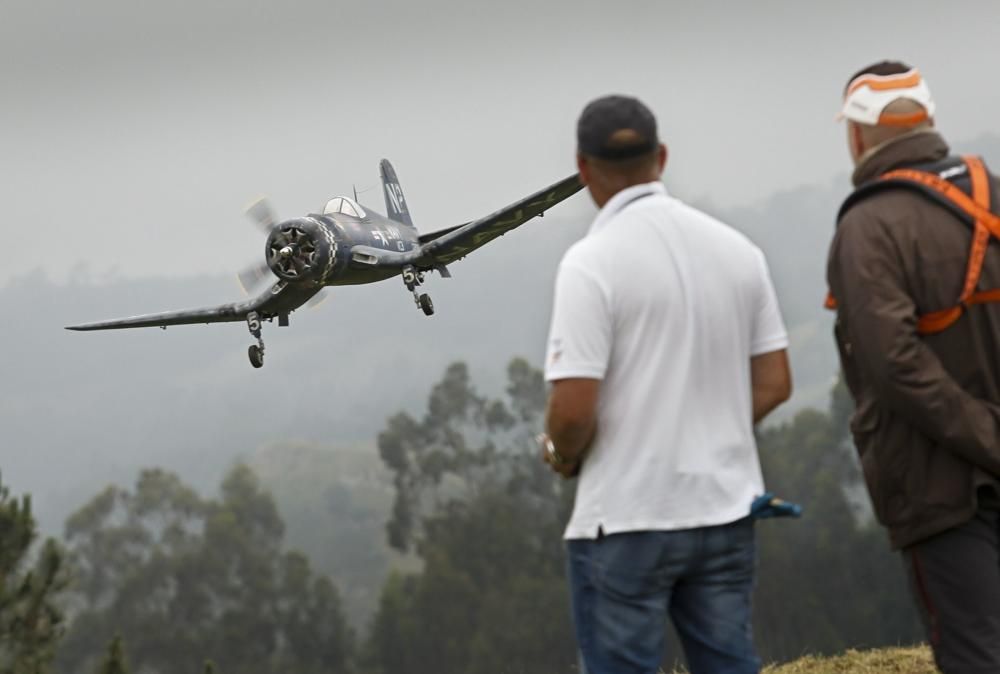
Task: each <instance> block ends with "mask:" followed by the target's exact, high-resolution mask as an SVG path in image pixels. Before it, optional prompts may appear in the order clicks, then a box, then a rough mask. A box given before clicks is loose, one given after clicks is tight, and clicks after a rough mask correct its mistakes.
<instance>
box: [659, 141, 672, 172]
mask: <svg viewBox="0 0 1000 674" xmlns="http://www.w3.org/2000/svg"><path fill="white" fill-rule="evenodd" d="M658 153H659V157H658V158H657V161H658V162H659V166H660V171H659V172H660V173H661V174H662V173H663V169H664V168H666V166H667V158H668V157H669V156H670V151H669V150H668V149H667V146H666V145H664V144H663V143H660V149H659V150H658Z"/></svg>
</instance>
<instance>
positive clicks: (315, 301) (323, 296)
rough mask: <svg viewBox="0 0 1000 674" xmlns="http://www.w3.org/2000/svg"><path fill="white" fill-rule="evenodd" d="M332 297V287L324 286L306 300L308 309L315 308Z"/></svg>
mask: <svg viewBox="0 0 1000 674" xmlns="http://www.w3.org/2000/svg"><path fill="white" fill-rule="evenodd" d="M329 298H330V289H329V288H323V289H322V290H320V291H319V292H318V293H316V294H315V295H313V296H312V299H310V300H309V301H308V302H306V309H315V308H316V307H318V306H319V305H321V304H323V302H326V301H327V300H328V299H329Z"/></svg>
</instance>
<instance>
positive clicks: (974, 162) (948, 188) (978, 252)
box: [879, 157, 1000, 335]
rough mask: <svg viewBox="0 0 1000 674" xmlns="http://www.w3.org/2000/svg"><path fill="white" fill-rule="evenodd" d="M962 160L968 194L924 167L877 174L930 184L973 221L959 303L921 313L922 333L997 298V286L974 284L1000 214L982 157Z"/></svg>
mask: <svg viewBox="0 0 1000 674" xmlns="http://www.w3.org/2000/svg"><path fill="white" fill-rule="evenodd" d="M962 160H963V161H964V162H965V165H966V167H967V168H968V171H969V180H970V184H971V187H972V190H971V191H972V195H971V196H970V195H968V194H966V193H965V192H963V191H962V190H961V189H960V188H959V187H957V186H956V185H954V184H953V183H951V182H949V181H947V180H945V179H944V178H941V177H940V176H938V175H935V174H933V173H928V172H926V171H917V170H914V169H900V170H897V171H890V172H889V173H886V174H885V175H883V176H881V177H880V178H879V179H880V180H909V181H911V182H915V183H918V184H920V185H922V186H924V187H926V188H929V189H931V190H933V191H934V192H936V193H937V194H938V195H939V196H941V197H943V198H944V199H946V200H947V201H949V202H951V203H952V204H953V205H954V206H956V207H957V208H958V209H959V210H961V211H962V212H963V213H965V214H967V215H968V216H969V217H970V218H971V219H972V222H973V232H972V245H971V247H970V249H969V262H968V265H967V267H966V271H965V283H964V284H963V286H962V293H961V295H959V297H958V303H957V304H956V305H955V306H953V307H949V308H947V309H942V310H941V311H935V312H932V313H929V314H925V315H923V316H921V317H920V319H919V322H918V324H917V330H918V331H919V332H920V333H921V334H925V335H926V334H934V333H937V332H941V331H942V330H945V329H947V328H949V327H951V325H952V324H954V323H955V321H957V320H958V319H959V318H960V317H961V316H962V314H963V313H964V312H965V310H966V308H967V307H969V306H971V305H973V304H984V303H986V302H995V301H1000V290H994V291H986V292H982V293H977V292H976V286H977V285H978V284H979V279H980V277H981V276H982V272H983V261H984V260H985V258H986V251H987V249H988V248H989V244H990V238H991V237H997V238H998V239H1000V216H997V215H995V214H994V213H993V212H992V211H991V210H990V208H991V203H990V177H989V174H988V173H987V172H986V167H985V166H984V165H983V162H982V160H981V159H979V158H978V157H963V158H962Z"/></svg>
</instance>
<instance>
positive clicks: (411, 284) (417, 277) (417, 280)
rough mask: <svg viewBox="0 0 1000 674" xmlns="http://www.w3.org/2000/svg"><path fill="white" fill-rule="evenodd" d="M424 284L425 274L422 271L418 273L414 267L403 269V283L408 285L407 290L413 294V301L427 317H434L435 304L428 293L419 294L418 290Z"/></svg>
mask: <svg viewBox="0 0 1000 674" xmlns="http://www.w3.org/2000/svg"><path fill="white" fill-rule="evenodd" d="M423 282H424V273H423V272H422V271H417V270H416V269H414V268H413V267H406V268H405V269H403V283H404V284H405V285H406V289H407V290H409V291H410V292H411V293H413V301H414V302H415V303H416V305H417V306H418V307H420V310H421V311H423V312H424V315H425V316H432V315H433V314H434V302H432V301H431V296H430V295H428V294H427V293H423V294H421V293H419V292H417V288H418V287H419V286H420V285H421V284H422V283H423Z"/></svg>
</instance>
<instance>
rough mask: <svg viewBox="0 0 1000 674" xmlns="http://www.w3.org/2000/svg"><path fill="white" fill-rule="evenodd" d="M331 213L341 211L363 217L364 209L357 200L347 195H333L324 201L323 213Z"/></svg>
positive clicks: (352, 215) (355, 216)
mask: <svg viewBox="0 0 1000 674" xmlns="http://www.w3.org/2000/svg"><path fill="white" fill-rule="evenodd" d="M332 213H343V214H344V215H350V216H351V217H354V218H363V217H365V209H363V208H361V206H360V204H358V202H356V201H354V200H353V199H348V198H347V197H334V198H333V199H330V200H329V201H328V202H326V207H325V208H324V209H323V215H330V214H332Z"/></svg>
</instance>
